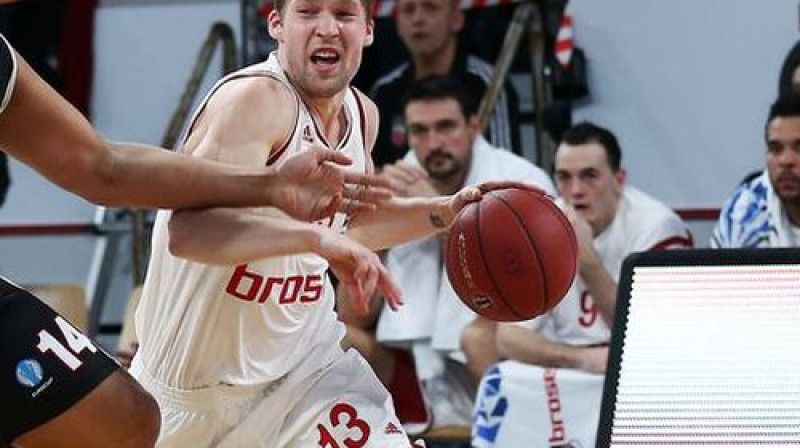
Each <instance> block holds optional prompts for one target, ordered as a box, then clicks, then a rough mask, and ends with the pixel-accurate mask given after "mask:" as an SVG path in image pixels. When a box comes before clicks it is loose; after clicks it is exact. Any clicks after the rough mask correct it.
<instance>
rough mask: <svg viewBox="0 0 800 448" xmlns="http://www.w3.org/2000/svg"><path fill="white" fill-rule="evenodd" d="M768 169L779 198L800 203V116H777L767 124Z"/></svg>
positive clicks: (795, 203) (791, 202)
mask: <svg viewBox="0 0 800 448" xmlns="http://www.w3.org/2000/svg"><path fill="white" fill-rule="evenodd" d="M767 172H768V173H769V180H770V182H772V187H773V188H774V189H775V192H776V193H777V194H778V197H779V198H781V200H782V201H784V202H786V203H789V204H793V205H800V117H776V118H774V119H773V120H772V121H771V122H770V123H769V125H768V126H767Z"/></svg>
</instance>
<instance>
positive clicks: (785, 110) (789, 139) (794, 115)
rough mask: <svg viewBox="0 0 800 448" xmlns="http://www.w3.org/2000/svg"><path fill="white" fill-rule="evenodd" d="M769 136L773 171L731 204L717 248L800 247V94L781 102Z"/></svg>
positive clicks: (773, 111) (714, 239)
mask: <svg viewBox="0 0 800 448" xmlns="http://www.w3.org/2000/svg"><path fill="white" fill-rule="evenodd" d="M764 138H765V140H766V146H767V157H766V159H767V160H766V161H767V168H766V170H764V171H763V172H761V173H760V174H758V175H757V176H755V177H752V178H748V179H746V180H745V181H744V182H742V183H741V184H740V185H739V187H738V188H737V189H736V190H735V191H734V192H733V194H732V195H731V197H730V198H729V199H728V200H727V201H726V202H725V205H724V206H723V207H722V211H721V212H720V216H719V221H717V225H716V227H714V232H713V233H712V235H711V247H713V248H754V247H795V246H800V93H798V92H788V93H786V94H784V95H782V96H780V97H779V98H778V99H777V100H775V102H774V103H773V104H772V107H770V110H769V114H768V116H767V122H766V124H765V126H764Z"/></svg>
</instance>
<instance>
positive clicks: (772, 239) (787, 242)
mask: <svg viewBox="0 0 800 448" xmlns="http://www.w3.org/2000/svg"><path fill="white" fill-rule="evenodd" d="M762 176H763V177H765V182H764V185H766V187H767V213H768V215H769V225H770V227H772V229H774V230H773V231H770V232H769V247H794V246H797V242H796V241H795V239H794V233H793V232H792V223H791V222H789V217H788V216H787V215H786V210H785V209H784V208H783V204H782V203H781V200H780V198H779V197H778V195H777V194H776V193H775V190H774V189H773V188H772V182H770V181H769V178H768V177H767V176H768V174H767V172H766V171H764V174H762Z"/></svg>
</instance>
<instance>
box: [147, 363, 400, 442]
mask: <svg viewBox="0 0 800 448" xmlns="http://www.w3.org/2000/svg"><path fill="white" fill-rule="evenodd" d="M131 373H133V374H134V376H135V377H136V378H137V379H139V381H140V382H141V383H142V385H143V386H144V387H145V388H146V389H147V390H148V391H149V392H150V393H151V394H153V395H154V396H155V397H156V400H157V401H158V404H159V405H160V407H161V417H162V422H161V433H160V434H159V440H158V442H157V444H156V446H157V447H159V448H167V447H175V448H186V447H192V448H202V447H219V448H250V447H263V448H284V447H285V448H309V447H340V446H341V447H353V448H409V447H411V444H410V442H409V441H408V438H407V437H406V435H405V433H404V431H403V428H402V426H401V425H400V422H399V421H398V419H397V417H395V414H394V407H393V404H392V399H391V397H390V396H389V393H388V392H387V391H386V389H385V388H384V387H383V385H382V384H381V383H380V381H379V380H378V378H377V377H376V376H375V374H374V373H373V371H372V369H371V368H370V367H369V365H368V364H367V362H366V361H365V360H364V359H363V358H362V357H361V355H360V354H358V352H356V351H355V350H352V349H351V350H348V351H347V352H346V353H345V352H342V353H341V354H340V355H339V356H337V357H336V359H334V360H333V362H331V363H330V364H329V365H328V366H326V367H325V368H323V369H320V370H318V371H316V372H313V373H311V374H304V373H305V372H302V368H300V369H297V370H295V371H293V372H291V373H289V374H288V375H287V376H285V377H284V378H281V379H280V380H277V381H275V382H272V383H269V384H266V385H263V384H262V385H253V386H224V385H220V386H214V387H206V388H202V389H195V390H182V389H177V388H174V387H169V386H166V385H164V384H161V383H160V382H159V381H157V380H155V379H154V378H153V377H152V376H150V375H149V374H148V373H147V372H145V371H144V369H143V368H142V366H141V364H140V363H139V362H137V360H134V365H133V366H132V367H131Z"/></svg>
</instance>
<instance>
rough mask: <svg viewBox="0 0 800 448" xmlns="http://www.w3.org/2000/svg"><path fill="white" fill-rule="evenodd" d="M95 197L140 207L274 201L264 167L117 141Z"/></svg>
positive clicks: (253, 203)
mask: <svg viewBox="0 0 800 448" xmlns="http://www.w3.org/2000/svg"><path fill="white" fill-rule="evenodd" d="M111 148H112V157H111V160H110V162H109V163H108V164H107V166H106V167H103V168H101V172H100V176H99V177H100V179H103V180H104V182H102V185H98V186H97V188H96V189H95V191H93V192H92V193H90V194H91V195H92V197H93V201H95V202H98V203H104V204H114V205H116V204H120V203H124V204H126V205H131V206H139V207H158V208H197V207H212V206H219V205H228V206H255V205H275V204H274V203H273V200H272V198H271V196H270V195H271V194H272V192H274V190H275V186H274V185H272V184H273V182H272V175H271V173H269V171H268V170H267V169H266V168H259V169H250V168H245V167H242V166H237V165H232V164H224V163H217V162H212V161H208V160H204V159H200V158H197V157H189V156H185V155H182V154H176V153H172V152H170V151H166V150H163V149H161V148H156V147H152V146H146V145H134V144H126V143H119V144H113V145H112V146H111Z"/></svg>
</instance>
